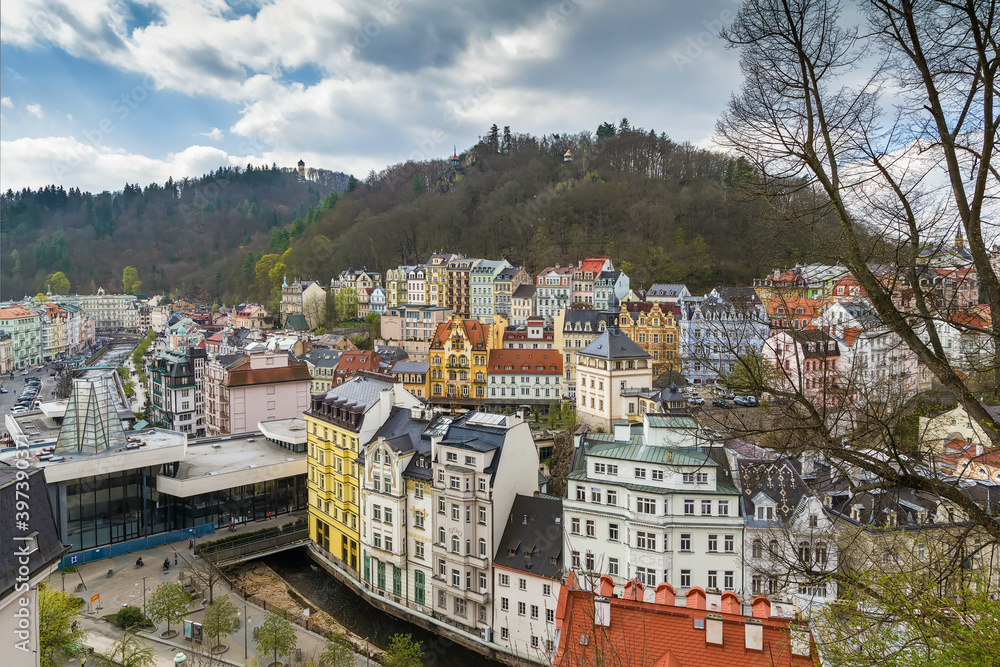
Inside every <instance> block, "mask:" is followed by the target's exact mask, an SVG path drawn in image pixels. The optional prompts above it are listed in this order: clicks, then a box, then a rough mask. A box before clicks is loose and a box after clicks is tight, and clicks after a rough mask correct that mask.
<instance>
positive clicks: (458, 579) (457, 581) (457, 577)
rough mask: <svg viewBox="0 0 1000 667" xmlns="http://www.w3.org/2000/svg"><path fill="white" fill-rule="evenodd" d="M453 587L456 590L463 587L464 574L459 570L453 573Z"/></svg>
mask: <svg viewBox="0 0 1000 667" xmlns="http://www.w3.org/2000/svg"><path fill="white" fill-rule="evenodd" d="M451 585H452V586H454V587H455V588H461V587H462V573H461V572H459V571H458V570H452V571H451Z"/></svg>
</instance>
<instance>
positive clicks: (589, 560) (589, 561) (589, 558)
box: [586, 551, 594, 572]
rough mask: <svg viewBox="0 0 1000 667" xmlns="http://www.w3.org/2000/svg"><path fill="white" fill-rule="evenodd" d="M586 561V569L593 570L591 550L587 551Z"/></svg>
mask: <svg viewBox="0 0 1000 667" xmlns="http://www.w3.org/2000/svg"><path fill="white" fill-rule="evenodd" d="M586 562H587V571H588V572H593V571H594V554H593V552H591V551H588V552H587V558H586Z"/></svg>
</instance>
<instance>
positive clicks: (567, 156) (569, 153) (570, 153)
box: [563, 149, 573, 162]
mask: <svg viewBox="0 0 1000 667" xmlns="http://www.w3.org/2000/svg"><path fill="white" fill-rule="evenodd" d="M572 161H573V151H572V150H571V149H567V150H566V152H565V153H563V162H572Z"/></svg>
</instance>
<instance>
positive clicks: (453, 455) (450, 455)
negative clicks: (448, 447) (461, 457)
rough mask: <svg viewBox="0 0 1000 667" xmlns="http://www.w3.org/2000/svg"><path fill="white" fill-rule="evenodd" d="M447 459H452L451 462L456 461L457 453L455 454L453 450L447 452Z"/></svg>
mask: <svg viewBox="0 0 1000 667" xmlns="http://www.w3.org/2000/svg"><path fill="white" fill-rule="evenodd" d="M448 460H449V461H453V462H457V461H458V454H456V453H455V452H448Z"/></svg>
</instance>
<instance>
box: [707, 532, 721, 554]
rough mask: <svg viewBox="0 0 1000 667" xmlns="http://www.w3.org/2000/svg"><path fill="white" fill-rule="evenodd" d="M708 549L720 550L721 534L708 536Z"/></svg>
mask: <svg viewBox="0 0 1000 667" xmlns="http://www.w3.org/2000/svg"><path fill="white" fill-rule="evenodd" d="M708 550H709V551H713V552H714V551H718V550H719V536H718V535H709V536H708Z"/></svg>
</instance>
